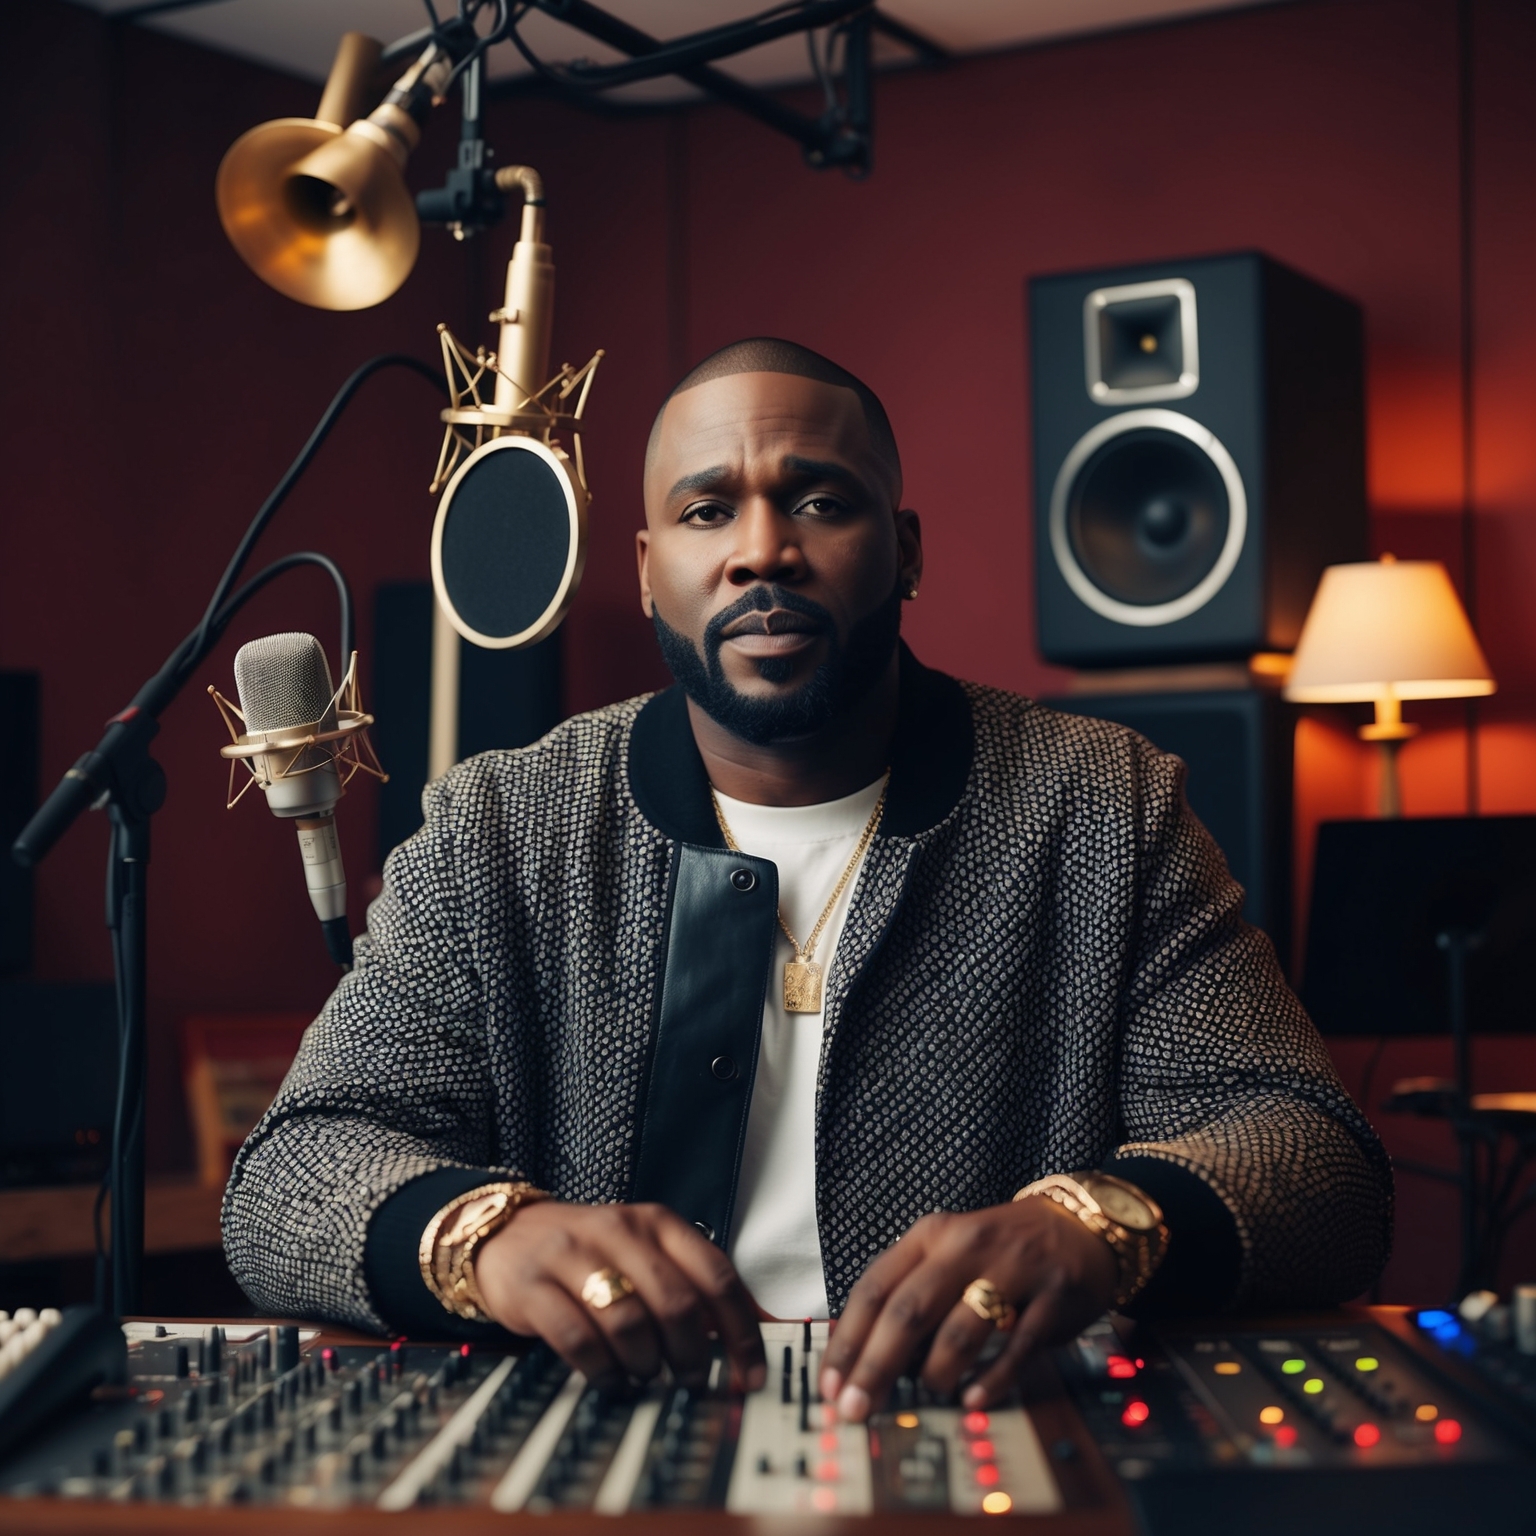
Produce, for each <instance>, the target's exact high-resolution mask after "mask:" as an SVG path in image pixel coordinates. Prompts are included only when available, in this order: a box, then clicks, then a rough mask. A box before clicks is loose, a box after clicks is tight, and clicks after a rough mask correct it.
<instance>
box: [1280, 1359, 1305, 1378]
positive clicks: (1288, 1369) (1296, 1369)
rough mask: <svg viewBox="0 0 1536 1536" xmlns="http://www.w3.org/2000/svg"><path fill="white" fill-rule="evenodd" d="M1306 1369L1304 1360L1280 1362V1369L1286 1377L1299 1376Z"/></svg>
mask: <svg viewBox="0 0 1536 1536" xmlns="http://www.w3.org/2000/svg"><path fill="white" fill-rule="evenodd" d="M1306 1368H1307V1362H1306V1361H1305V1360H1282V1361H1281V1362H1280V1369H1281V1370H1282V1371H1284V1372H1285V1374H1286V1375H1287V1376H1299V1375H1301V1373H1302V1372H1303V1371H1304V1370H1306Z"/></svg>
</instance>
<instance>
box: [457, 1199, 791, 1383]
mask: <svg viewBox="0 0 1536 1536" xmlns="http://www.w3.org/2000/svg"><path fill="white" fill-rule="evenodd" d="M606 1269H615V1270H618V1271H619V1272H620V1273H621V1274H623V1275H624V1276H626V1277H627V1278H628V1279H629V1281H630V1283H631V1285H633V1287H634V1291H633V1294H631V1295H627V1296H619V1297H616V1298H615V1299H614V1300H612V1301H611V1302H610V1303H609V1304H608V1305H607V1306H603V1307H598V1306H594V1305H593V1304H592V1303H591V1302H589V1301H587V1300H585V1299H583V1297H582V1290H583V1288H584V1286H585V1285H586V1282H587V1280H588V1279H589V1278H590V1277H591V1276H592V1275H593V1274H594V1273H596V1272H598V1271H601V1270H606ZM476 1278H477V1282H478V1284H479V1287H480V1291H481V1295H482V1296H483V1297H484V1298H485V1300H486V1304H487V1306H488V1307H489V1309H490V1311H491V1312H492V1314H493V1315H494V1316H495V1317H496V1318H497V1319H498V1320H499V1321H500V1322H502V1323H504V1324H505V1325H506V1326H508V1327H510V1328H512V1329H513V1330H514V1331H515V1332H520V1333H523V1332H526V1333H534V1334H537V1335H539V1336H540V1337H542V1338H544V1339H546V1340H547V1341H548V1342H549V1343H550V1344H551V1345H552V1346H553V1347H554V1348H555V1349H556V1350H557V1351H558V1352H559V1353H560V1355H561V1357H562V1358H563V1359H565V1360H567V1361H568V1362H569V1363H571V1364H573V1365H575V1364H577V1363H578V1361H580V1362H581V1363H580V1365H579V1369H581V1370H583V1371H586V1372H587V1373H588V1374H589V1375H592V1376H593V1377H594V1379H599V1380H606V1378H607V1377H615V1378H617V1377H619V1376H625V1377H640V1378H648V1377H651V1376H654V1375H655V1374H656V1373H657V1372H658V1371H659V1370H660V1369H661V1367H662V1365H663V1363H666V1364H668V1365H670V1366H671V1367H672V1369H673V1371H674V1373H675V1374H676V1375H677V1376H678V1378H679V1379H680V1380H684V1381H689V1382H693V1381H697V1380H699V1379H701V1378H702V1377H703V1376H704V1375H705V1374H706V1373H707V1372H708V1370H709V1365H710V1360H711V1357H712V1351H713V1337H714V1335H716V1334H718V1335H719V1337H720V1339H721V1341H722V1343H723V1345H724V1347H725V1350H726V1354H727V1356H728V1358H729V1359H730V1361H731V1365H732V1369H733V1374H734V1375H735V1377H736V1380H737V1384H738V1385H740V1386H744V1387H747V1388H748V1389H754V1388H756V1387H758V1386H761V1385H762V1383H763V1381H764V1380H766V1378H767V1367H766V1362H765V1360H764V1356H763V1347H762V1338H761V1335H760V1334H759V1332H758V1327H757V1314H756V1310H755V1308H754V1307H753V1305H752V1298H751V1297H750V1296H749V1295H748V1294H747V1290H746V1287H745V1286H744V1285H743V1284H742V1283H741V1279H740V1277H739V1276H738V1275H737V1274H736V1271H735V1268H734V1267H733V1266H732V1264H731V1262H730V1260H729V1259H727V1258H726V1256H725V1255H724V1254H723V1253H722V1252H721V1251H720V1250H719V1249H718V1248H716V1247H714V1245H713V1244H711V1243H709V1242H707V1241H706V1240H705V1239H704V1238H703V1237H702V1236H701V1235H700V1234H699V1233H698V1232H697V1231H695V1230H694V1228H693V1227H691V1226H690V1225H689V1224H688V1223H687V1222H685V1221H683V1220H682V1219H681V1218H680V1217H678V1216H676V1215H675V1214H674V1213H672V1212H671V1211H668V1210H666V1209H664V1208H663V1207H661V1206H631V1205H610V1206H578V1205H561V1204H558V1203H557V1202H554V1201H549V1202H546V1203H543V1204H541V1205H535V1206H531V1207H529V1209H528V1210H527V1211H525V1212H523V1213H521V1214H520V1215H519V1216H518V1218H517V1219H516V1220H515V1221H512V1222H509V1223H508V1224H507V1226H506V1227H504V1228H503V1229H502V1231H500V1232H498V1233H497V1234H496V1235H495V1236H494V1237H492V1238H491V1239H490V1240H489V1241H488V1242H487V1243H486V1244H485V1246H484V1248H483V1249H482V1250H481V1253H480V1255H479V1257H478V1259H477V1261H476ZM551 1330H553V1331H551Z"/></svg>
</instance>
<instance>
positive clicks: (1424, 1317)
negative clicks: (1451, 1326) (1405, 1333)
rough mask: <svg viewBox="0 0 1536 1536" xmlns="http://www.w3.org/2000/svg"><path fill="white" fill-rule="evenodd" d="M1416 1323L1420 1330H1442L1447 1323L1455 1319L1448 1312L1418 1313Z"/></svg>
mask: <svg viewBox="0 0 1536 1536" xmlns="http://www.w3.org/2000/svg"><path fill="white" fill-rule="evenodd" d="M1417 1321H1418V1325H1419V1327H1420V1328H1443V1327H1444V1326H1445V1325H1446V1324H1447V1323H1452V1322H1455V1318H1453V1317H1452V1316H1451V1314H1450V1313H1449V1312H1441V1311H1439V1310H1435V1311H1430V1312H1420V1313H1419V1315H1418V1319H1417Z"/></svg>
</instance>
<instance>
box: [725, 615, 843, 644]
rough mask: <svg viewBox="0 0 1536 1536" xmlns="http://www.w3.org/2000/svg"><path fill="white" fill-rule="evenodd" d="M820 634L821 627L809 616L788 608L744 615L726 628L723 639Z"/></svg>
mask: <svg viewBox="0 0 1536 1536" xmlns="http://www.w3.org/2000/svg"><path fill="white" fill-rule="evenodd" d="M820 633H821V626H820V625H819V624H818V623H817V622H816V621H815V620H814V619H812V618H809V617H808V616H807V615H805V614H803V613H792V612H791V611H790V610H789V609H787V608H770V609H768V610H767V611H766V612H758V613H744V614H743V615H742V616H741V617H740V618H739V619H735V620H733V621H732V622H731V623H729V624H727V625H726V626H725V629H724V630H723V631H722V632H721V638H722V639H725V640H739V639H741V638H742V637H743V636H744V635H751V636H765V635H766V636H772V637H778V636H780V635H816V634H820Z"/></svg>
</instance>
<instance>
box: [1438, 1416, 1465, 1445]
mask: <svg viewBox="0 0 1536 1536" xmlns="http://www.w3.org/2000/svg"><path fill="white" fill-rule="evenodd" d="M1435 1439H1436V1440H1438V1441H1439V1442H1440V1444H1441V1445H1455V1444H1456V1442H1457V1441H1458V1440H1460V1439H1461V1425H1460V1424H1458V1423H1457V1422H1456V1420H1455V1419H1441V1420H1440V1422H1439V1423H1438V1424H1436V1425H1435Z"/></svg>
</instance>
